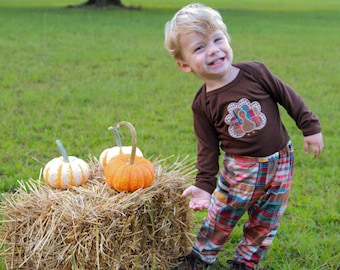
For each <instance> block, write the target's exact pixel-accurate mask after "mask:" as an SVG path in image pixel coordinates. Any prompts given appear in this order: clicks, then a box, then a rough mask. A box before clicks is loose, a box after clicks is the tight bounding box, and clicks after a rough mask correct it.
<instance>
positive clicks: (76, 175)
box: [43, 140, 91, 189]
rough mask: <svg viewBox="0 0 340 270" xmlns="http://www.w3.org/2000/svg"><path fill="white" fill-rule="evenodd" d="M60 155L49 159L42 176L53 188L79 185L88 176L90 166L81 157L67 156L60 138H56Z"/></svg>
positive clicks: (83, 182) (84, 181)
mask: <svg viewBox="0 0 340 270" xmlns="http://www.w3.org/2000/svg"><path fill="white" fill-rule="evenodd" d="M57 145H58V147H59V150H60V152H61V153H62V156H60V157H57V158H54V159H52V160H50V161H49V162H48V163H47V164H46V165H45V167H44V170H43V178H44V180H45V182H46V184H47V185H49V186H50V187H53V188H59V189H67V188H69V187H71V186H80V185H83V184H85V183H86V181H87V180H88V178H89V177H90V174H91V173H90V167H89V165H88V164H87V163H86V162H85V161H84V160H82V159H80V158H77V157H74V156H68V155H67V153H66V150H65V148H64V147H63V145H62V144H61V142H60V140H57Z"/></svg>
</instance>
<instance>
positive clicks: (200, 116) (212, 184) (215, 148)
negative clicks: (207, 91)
mask: <svg viewBox="0 0 340 270" xmlns="http://www.w3.org/2000/svg"><path fill="white" fill-rule="evenodd" d="M192 110H193V118H194V130H195V134H196V137H197V139H198V145H197V163H196V167H197V170H198V171H197V175H196V182H195V186H197V187H199V188H201V189H203V190H205V191H207V192H209V193H210V194H211V193H213V191H214V189H215V188H216V181H217V179H216V175H217V174H218V171H219V155H220V150H219V139H218V135H217V132H216V129H215V127H214V126H213V124H212V123H210V121H209V120H208V118H207V116H206V114H205V113H204V111H202V110H200V109H199V108H198V107H197V106H196V107H195V106H193V107H192Z"/></svg>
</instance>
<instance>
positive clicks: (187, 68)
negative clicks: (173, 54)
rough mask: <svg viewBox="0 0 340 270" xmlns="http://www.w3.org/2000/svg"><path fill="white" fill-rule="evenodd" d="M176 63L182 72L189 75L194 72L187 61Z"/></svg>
mask: <svg viewBox="0 0 340 270" xmlns="http://www.w3.org/2000/svg"><path fill="white" fill-rule="evenodd" d="M176 63H177V66H178V67H179V68H180V69H181V70H182V71H184V72H187V73H189V72H191V71H192V69H191V67H190V66H189V65H188V64H187V63H186V62H185V61H183V60H177V61H176Z"/></svg>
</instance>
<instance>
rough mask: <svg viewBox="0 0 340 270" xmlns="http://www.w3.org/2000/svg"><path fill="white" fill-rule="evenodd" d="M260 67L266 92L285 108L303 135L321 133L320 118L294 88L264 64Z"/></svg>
mask: <svg viewBox="0 0 340 270" xmlns="http://www.w3.org/2000/svg"><path fill="white" fill-rule="evenodd" d="M259 65H260V69H259V70H261V72H260V74H261V77H259V78H258V80H260V81H262V84H263V85H264V87H265V89H266V91H268V92H269V93H270V95H271V96H272V97H273V99H274V100H275V101H276V102H278V103H279V104H280V105H281V106H282V107H283V108H285V110H286V111H287V113H288V114H289V115H290V117H291V118H292V119H293V120H294V121H295V123H296V126H297V127H298V128H299V129H300V130H301V131H302V133H303V135H304V136H309V135H313V134H316V133H319V132H321V124H320V120H319V118H318V117H317V116H316V115H315V114H313V112H312V111H311V109H310V108H309V107H308V106H307V104H306V103H305V102H304V101H303V99H302V97H301V96H300V95H299V94H298V93H297V92H296V91H295V90H294V89H293V88H292V87H290V86H289V85H288V84H286V83H284V82H283V81H282V80H281V79H280V78H278V77H277V76H276V75H274V74H273V73H272V72H271V71H269V69H268V68H267V67H266V66H265V65H264V64H260V63H259Z"/></svg>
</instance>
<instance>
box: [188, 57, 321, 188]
mask: <svg viewBox="0 0 340 270" xmlns="http://www.w3.org/2000/svg"><path fill="white" fill-rule="evenodd" d="M234 66H235V67H237V68H239V69H240V72H239V74H238V76H237V77H236V78H235V79H234V80H233V81H232V82H231V83H229V84H227V85H225V86H223V87H221V88H219V89H216V90H213V91H210V92H206V89H205V85H203V86H202V87H201V88H200V90H199V91H198V92H197V94H196V96H195V98H194V101H193V103H192V111H193V117H194V129H195V133H196V136H197V139H198V156H197V169H198V173H197V176H196V183H195V185H196V186H197V187H199V188H201V189H203V190H206V191H208V192H209V193H212V192H213V191H214V189H215V187H216V175H217V173H218V171H219V155H220V149H221V150H222V151H223V152H224V153H226V154H232V155H240V156H252V157H265V156H268V155H271V154H273V153H275V152H277V151H279V150H280V149H282V148H283V147H284V146H286V144H287V143H288V141H289V135H288V133H287V131H286V129H285V127H284V125H283V123H282V121H281V118H280V113H279V108H278V104H280V105H281V106H282V107H283V108H285V110H286V111H287V113H288V114H289V115H290V116H291V118H292V119H294V121H295V123H296V125H297V127H298V128H299V129H300V130H301V131H302V133H303V135H304V136H308V135H312V134H316V133H319V132H320V131H321V124H320V121H319V119H318V117H317V116H315V115H314V114H313V113H312V111H311V110H310V109H309V108H308V106H307V105H306V104H305V102H304V101H303V100H302V98H301V97H300V95H298V94H297V93H296V92H295V91H294V90H293V89H292V88H291V87H290V86H289V85H287V84H285V83H284V82H283V81H282V80H280V79H279V78H278V77H277V76H275V75H274V74H272V73H271V72H270V71H269V70H268V68H267V67H266V66H265V65H264V64H262V63H258V62H243V63H237V64H234Z"/></svg>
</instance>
